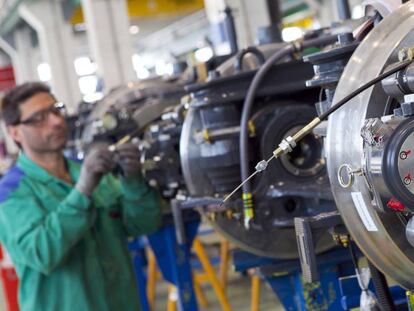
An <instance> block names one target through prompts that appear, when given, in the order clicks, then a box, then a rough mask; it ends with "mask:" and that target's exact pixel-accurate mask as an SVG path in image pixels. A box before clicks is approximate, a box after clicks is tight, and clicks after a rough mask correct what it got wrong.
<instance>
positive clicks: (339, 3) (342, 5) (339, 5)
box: [336, 0, 351, 21]
mask: <svg viewBox="0 0 414 311" xmlns="http://www.w3.org/2000/svg"><path fill="white" fill-rule="evenodd" d="M336 9H337V11H338V18H339V19H340V20H341V21H343V20H346V19H350V18H351V9H350V7H349V3H348V0H336Z"/></svg>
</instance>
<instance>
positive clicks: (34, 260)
mask: <svg viewBox="0 0 414 311" xmlns="http://www.w3.org/2000/svg"><path fill="white" fill-rule="evenodd" d="M17 192H18V191H17ZM42 204H47V201H45V202H42ZM90 205H91V204H90V200H89V199H88V198H87V197H86V196H84V195H83V194H81V193H80V192H78V191H77V190H76V189H73V190H72V191H71V192H70V193H69V195H68V196H67V197H66V198H65V199H64V200H63V201H62V202H61V203H60V204H59V205H58V206H57V208H56V209H55V210H54V211H52V212H47V211H45V209H44V208H42V206H41V204H39V202H38V201H37V200H36V198H35V197H33V195H31V194H22V193H16V194H12V195H11V196H10V197H9V199H8V200H7V201H5V202H4V203H2V204H1V205H0V232H1V235H2V236H1V239H2V241H3V242H4V244H5V246H6V248H7V250H8V252H9V253H10V255H11V257H12V260H13V261H14V262H15V263H16V264H17V263H20V264H23V265H27V266H29V267H31V268H32V269H34V270H38V271H40V272H42V273H44V274H49V273H50V272H51V271H52V270H53V269H54V268H55V267H57V266H58V265H59V264H60V263H61V262H62V260H63V259H64V258H65V256H66V255H67V254H68V253H69V251H70V249H71V248H72V247H73V246H74V245H75V244H76V243H77V242H78V241H79V240H80V239H81V238H82V236H83V235H84V233H85V232H86V231H87V230H88V228H89V227H91V225H92V223H93V221H94V219H95V211H94V210H92V209H91V208H90Z"/></svg>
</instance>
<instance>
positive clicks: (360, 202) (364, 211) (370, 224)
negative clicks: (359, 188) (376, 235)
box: [351, 192, 378, 231]
mask: <svg viewBox="0 0 414 311" xmlns="http://www.w3.org/2000/svg"><path fill="white" fill-rule="evenodd" d="M351 196H352V200H353V201H354V204H355V207H356V209H357V211H358V214H359V217H361V220H362V222H363V223H364V226H365V228H366V229H367V230H368V231H378V228H377V226H376V225H375V222H374V219H373V218H372V216H371V214H370V213H369V211H368V207H367V205H366V204H365V201H364V198H363V196H362V193H361V192H351Z"/></svg>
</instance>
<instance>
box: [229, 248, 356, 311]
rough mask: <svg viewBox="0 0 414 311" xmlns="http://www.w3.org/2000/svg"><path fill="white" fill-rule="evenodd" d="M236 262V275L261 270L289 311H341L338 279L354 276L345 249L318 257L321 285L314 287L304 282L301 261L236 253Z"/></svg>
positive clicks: (316, 283)
mask: <svg viewBox="0 0 414 311" xmlns="http://www.w3.org/2000/svg"><path fill="white" fill-rule="evenodd" d="M233 262H234V267H235V269H236V271H245V270H247V269H249V268H255V267H258V268H259V272H260V274H261V276H262V278H264V279H265V280H266V282H267V283H268V284H269V285H270V287H271V288H272V290H273V291H274V293H275V294H276V295H277V297H278V298H279V300H280V302H281V303H282V305H283V306H284V308H285V309H286V310H288V311H290V310H291V311H296V310H301V311H305V310H308V311H309V310H324V311H326V310H342V307H341V294H340V288H339V281H338V279H339V278H340V277H341V276H344V275H350V274H352V273H353V272H354V269H353V266H352V261H351V259H350V256H349V252H348V250H346V249H337V250H334V251H331V252H328V253H325V254H323V255H321V256H318V268H319V271H320V281H319V282H314V283H304V282H303V278H302V273H301V267H300V261H299V260H298V259H297V260H277V259H272V258H265V257H259V256H255V255H252V254H249V253H246V252H244V251H235V252H234V253H233Z"/></svg>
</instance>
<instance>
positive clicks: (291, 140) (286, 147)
mask: <svg viewBox="0 0 414 311" xmlns="http://www.w3.org/2000/svg"><path fill="white" fill-rule="evenodd" d="M413 61H414V59H407V60H405V61H402V62H400V64H398V65H396V66H395V67H394V68H393V69H390V70H389V71H387V72H384V73H382V74H380V75H379V76H378V77H376V78H374V79H372V80H371V81H369V82H367V83H366V84H364V85H363V86H361V87H359V88H358V89H356V90H355V91H353V92H352V93H350V94H349V95H347V96H345V97H344V98H343V99H342V100H340V101H339V102H338V103H336V104H335V105H334V106H332V107H331V108H329V109H328V110H327V111H326V112H325V113H323V114H322V115H320V116H319V117H316V118H315V119H313V120H312V121H311V122H310V123H308V124H307V125H306V126H304V127H303V128H302V129H301V130H300V131H299V132H297V133H296V134H295V135H293V137H290V136H289V137H287V138H286V139H284V140H283V141H282V142H281V143H280V144H279V147H278V148H277V149H275V150H274V151H273V156H272V157H271V158H269V159H268V160H267V161H265V160H262V161H260V162H259V163H258V164H257V165H256V171H255V172H254V173H253V175H256V174H257V173H258V172H262V171H264V170H265V169H266V168H267V164H268V163H269V162H270V161H271V160H272V159H275V158H278V157H280V156H281V155H282V154H286V153H288V152H290V151H292V149H293V148H294V147H295V146H296V143H297V142H298V141H299V140H301V139H302V138H303V137H305V136H306V135H307V134H309V133H310V132H311V131H312V130H313V129H314V128H315V127H316V126H317V125H319V124H320V123H321V122H322V121H323V120H324V119H326V118H327V117H328V116H329V115H330V114H332V113H334V112H335V111H336V110H338V109H339V108H340V107H342V106H343V105H345V104H346V103H347V102H348V101H349V100H351V99H352V98H354V97H355V96H357V95H359V94H360V93H362V92H363V91H365V90H366V89H368V88H369V87H371V86H373V85H374V84H376V83H378V82H379V81H381V80H383V79H385V78H387V77H388V76H390V75H392V74H394V73H396V72H397V71H399V70H402V69H404V68H405V67H407V66H408V65H409V64H411V63H412V62H413ZM244 130H245V129H244V128H243V129H242V128H241V129H240V131H241V133H240V136H242V133H243V132H244ZM246 131H247V130H246ZM244 159H248V157H247V156H246V157H245V158H244ZM247 169H248V168H247ZM251 177H252V176H247V177H246V178H242V179H243V183H242V184H241V185H239V186H238V187H237V188H236V189H239V188H240V187H241V186H242V185H243V187H246V185H248V182H246V179H250V178H251ZM244 189H245V188H243V190H244ZM247 189H250V188H247ZM235 192H236V191H232V192H231V193H230V195H228V196H227V197H226V198H225V199H224V200H223V202H222V203H221V205H223V204H224V203H225V202H226V201H227V200H228V199H229V198H230V197H231V196H232V195H233V194H234V193H235Z"/></svg>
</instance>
